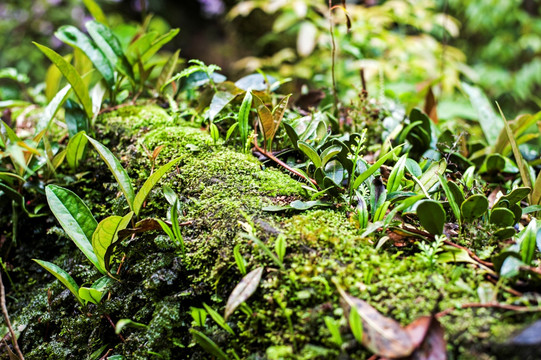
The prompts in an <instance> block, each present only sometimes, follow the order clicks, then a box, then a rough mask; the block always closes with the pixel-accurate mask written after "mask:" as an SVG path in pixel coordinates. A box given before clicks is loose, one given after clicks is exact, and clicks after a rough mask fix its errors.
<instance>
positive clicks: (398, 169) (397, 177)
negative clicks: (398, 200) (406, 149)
mask: <svg viewBox="0 0 541 360" xmlns="http://www.w3.org/2000/svg"><path fill="white" fill-rule="evenodd" d="M407 158H408V156H407V155H406V154H404V155H402V157H400V159H398V161H397V162H396V164H395V166H394V167H393V170H392V171H391V174H390V175H389V180H388V181H387V192H388V193H391V192H393V191H397V190H398V188H399V187H400V182H401V181H402V179H403V178H404V170H405V168H406V160H407Z"/></svg>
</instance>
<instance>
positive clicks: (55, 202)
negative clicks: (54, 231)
mask: <svg viewBox="0 0 541 360" xmlns="http://www.w3.org/2000/svg"><path fill="white" fill-rule="evenodd" d="M45 194H46V196H47V202H48V203H49V208H50V209H51V211H52V213H53V214H54V216H55V217H56V219H57V220H58V222H59V223H60V225H61V226H62V228H63V229H64V231H65V232H66V233H67V234H68V236H69V237H70V238H71V239H72V240H73V242H74V243H75V245H77V247H78V248H79V249H80V250H81V251H82V252H83V254H85V256H86V257H87V258H88V260H90V262H91V263H92V264H94V266H96V268H97V269H99V270H100V271H102V270H101V269H102V268H101V266H100V263H99V262H98V258H97V257H96V254H95V253H94V250H93V249H92V243H91V241H90V239H92V234H93V233H94V230H96V228H97V226H98V222H97V221H96V219H94V216H92V213H91V212H90V210H89V209H88V207H87V206H86V204H85V203H84V202H83V200H81V199H80V198H79V197H78V196H77V195H76V194H75V193H74V192H72V191H70V190H68V189H64V188H62V187H60V186H57V185H48V186H47V187H46V188H45Z"/></svg>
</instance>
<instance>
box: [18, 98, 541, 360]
mask: <svg viewBox="0 0 541 360" xmlns="http://www.w3.org/2000/svg"><path fill="white" fill-rule="evenodd" d="M97 129H98V130H97V134H98V138H99V140H100V141H102V142H103V143H104V144H106V145H107V146H108V147H109V148H110V149H111V150H112V151H113V152H114V153H115V154H116V155H117V156H118V157H119V158H120V159H121V160H122V162H123V164H124V166H125V167H126V168H127V169H128V172H129V174H130V176H131V177H132V179H134V182H135V184H134V185H135V188H139V187H140V186H141V185H142V183H143V182H144V181H145V180H146V178H148V176H149V175H150V173H151V171H152V168H153V166H152V163H151V160H150V159H149V157H148V156H146V155H145V152H144V148H146V149H148V150H150V151H152V150H153V149H155V148H156V147H158V146H163V149H162V151H161V152H160V154H159V156H158V158H157V160H156V161H157V163H156V168H157V167H158V166H160V165H161V164H165V163H166V162H168V161H169V160H170V159H173V158H180V162H179V163H178V165H177V167H176V168H175V169H174V170H172V171H171V172H170V173H169V174H167V175H166V176H165V177H164V178H163V179H162V180H161V182H160V185H168V186H170V187H171V188H172V189H173V190H174V191H175V192H176V193H177V194H178V196H179V199H180V200H181V212H180V214H181V215H180V218H179V219H178V221H179V222H180V223H182V225H183V226H182V229H181V231H182V236H183V239H184V243H185V246H186V255H185V256H183V254H182V253H181V250H180V247H179V246H178V244H177V243H175V242H173V241H172V240H171V239H169V238H168V237H167V236H165V235H164V234H163V233H162V232H160V231H153V232H147V233H144V234H138V235H135V236H133V237H130V238H128V239H126V240H124V241H122V243H121V244H120V245H119V246H118V248H117V263H116V267H118V266H119V264H122V265H121V269H120V271H119V274H118V277H119V280H120V281H114V282H113V285H112V286H111V287H110V289H109V290H110V292H109V294H108V295H107V296H106V298H105V299H103V301H102V302H101V303H100V304H99V305H93V304H90V305H88V306H87V307H85V308H81V307H80V306H78V304H77V302H76V300H75V298H74V297H73V296H71V294H70V293H69V292H68V291H67V290H65V289H64V288H63V287H62V286H61V285H60V284H59V283H58V282H57V281H52V280H53V278H52V277H51V276H49V275H48V274H47V273H46V272H45V271H44V270H42V269H41V268H39V267H38V266H37V265H35V264H31V263H28V264H25V265H24V266H27V270H26V271H25V274H24V276H26V277H27V278H28V279H33V285H32V288H26V289H25V290H24V291H28V292H31V295H28V294H26V295H24V298H25V301H24V302H21V303H19V304H12V305H11V314H12V318H13V320H14V322H15V324H16V325H17V326H19V325H20V326H21V334H20V339H19V343H20V345H21V347H22V350H23V352H24V353H25V354H26V358H27V359H99V358H100V357H101V356H103V355H104V354H105V353H107V352H108V351H109V350H110V352H109V355H112V354H119V355H123V356H124V358H125V359H154V358H155V359H208V358H211V355H209V354H208V353H207V352H206V351H205V350H203V348H202V347H201V346H200V345H199V344H196V342H195V341H194V339H193V336H192V334H191V333H190V331H189V330H190V329H192V328H194V329H196V330H198V331H200V332H202V333H204V334H205V335H206V336H207V337H208V338H210V339H212V341H213V342H214V343H215V344H216V346H218V347H220V348H221V349H222V350H223V351H224V352H226V353H227V354H228V356H230V357H231V358H233V357H234V355H233V354H236V355H237V356H238V357H239V358H242V359H335V358H341V359H365V358H368V357H370V355H371V354H370V352H369V351H368V350H366V349H365V348H364V347H362V346H361V345H359V344H358V343H357V342H356V341H355V339H354V337H353V335H352V334H351V332H350V331H349V329H348V326H347V323H346V321H345V319H344V316H343V310H342V308H341V306H340V296H339V294H338V292H337V290H336V286H335V285H334V283H338V284H340V285H341V286H342V287H343V288H344V289H346V290H347V291H348V292H349V293H351V294H352V295H354V296H356V297H358V298H361V299H364V300H366V301H368V302H369V303H370V304H371V305H372V306H374V307H375V308H376V309H377V310H379V311H380V312H381V313H383V314H384V315H385V316H389V317H392V318H394V319H396V320H397V321H399V322H400V323H401V324H403V325H406V324H409V323H410V322H412V321H413V320H414V319H416V318H418V317H419V316H422V315H429V314H432V313H435V312H438V311H440V310H443V309H447V308H453V307H454V308H456V310H453V311H451V312H450V313H449V314H448V315H447V316H443V317H441V318H440V321H441V323H442V324H443V326H444V329H445V334H446V340H447V343H448V352H449V354H450V355H451V356H452V357H453V358H456V359H459V358H460V359H467V358H471V359H474V358H475V359H480V358H486V359H489V358H493V357H496V354H493V353H491V351H490V349H491V346H492V345H493V344H496V343H501V342H503V341H504V340H505V339H506V338H507V337H508V336H509V334H511V333H512V332H514V331H515V330H516V329H519V328H521V327H523V326H524V324H526V323H528V322H530V321H532V320H534V319H535V318H536V317H538V316H536V315H516V314H515V315H513V316H509V315H508V314H505V313H504V312H502V311H501V310H497V309H485V308H479V309H475V308H466V309H460V307H461V305H462V304H466V303H476V302H479V301H480V300H479V295H478V289H479V288H482V287H483V286H486V281H485V276H484V274H483V272H482V271H480V270H479V269H478V268H476V267H474V266H473V265H468V264H440V263H437V262H436V263H435V264H432V263H428V262H425V261H422V258H421V257H420V256H417V255H415V254H414V252H413V251H412V250H411V249H405V250H403V251H398V250H396V249H395V248H392V247H391V248H389V249H379V250H377V249H376V248H375V246H374V244H375V242H377V240H379V239H378V238H375V237H374V236H372V237H370V238H363V237H362V236H361V234H360V231H359V230H358V229H357V228H356V226H355V224H354V223H353V222H352V221H351V220H350V219H349V217H348V214H347V212H346V211H344V210H343V209H341V208H329V209H325V210H309V211H305V212H302V213H299V212H285V213H280V214H275V213H269V212H265V211H263V210H262V208H263V207H264V206H267V205H284V204H287V203H289V202H291V201H292V200H296V199H303V198H304V197H305V196H306V195H307V194H306V193H305V190H304V189H303V187H302V186H301V183H299V182H298V181H296V180H295V179H292V178H291V177H290V176H289V175H287V174H286V173H284V172H282V171H281V170H279V169H276V168H272V167H265V166H263V165H262V164H261V163H260V162H259V161H258V160H257V159H255V158H254V157H253V156H252V155H251V154H244V153H240V152H238V151H236V150H235V149H233V148H230V147H228V146H225V145H224V144H222V143H218V144H214V143H213V141H212V140H211V138H210V137H209V136H208V135H207V134H206V133H205V132H204V131H202V130H201V129H199V127H198V126H194V125H193V124H192V123H189V122H185V121H183V120H180V119H177V118H175V117H172V116H169V115H168V114H167V112H166V111H165V110H163V109H161V108H159V107H157V106H152V105H148V106H128V107H124V108H121V109H118V110H116V111H114V112H111V113H108V114H105V115H103V116H102V117H101V118H100V120H99V124H98V128H97ZM86 166H87V168H86V169H85V170H88V171H91V174H89V175H87V180H86V181H85V182H81V183H76V184H73V185H72V186H70V188H71V189H72V190H73V191H75V192H76V193H78V194H79V195H80V196H81V197H82V198H84V199H85V201H87V202H88V203H89V204H91V208H92V210H93V211H94V213H95V216H96V218H97V219H98V220H100V219H101V218H103V217H105V216H109V215H123V214H124V213H125V211H126V209H127V204H126V201H125V200H124V199H123V197H121V196H119V195H118V188H117V186H116V185H115V183H114V180H113V178H112V176H111V175H110V173H109V172H108V170H107V168H106V167H105V165H104V164H103V163H101V162H100V161H99V160H98V159H97V156H96V155H95V154H94V153H93V152H90V153H89V161H88V162H87V165H86ZM168 208H169V204H168V203H167V201H166V199H165V198H164V196H163V194H162V191H161V187H160V186H156V187H155V188H154V190H153V191H152V193H151V195H150V196H149V198H148V199H147V202H146V206H145V207H144V209H143V210H142V213H141V218H147V217H148V218H160V219H166V218H167V216H168V213H169V211H168ZM56 226H57V225H56V222H55V220H54V218H48V219H46V220H45V221H44V222H43V224H42V225H41V227H42V228H48V229H49V230H48V234H49V235H47V238H48V241H50V242H52V243H54V244H56V245H54V246H52V251H50V252H47V251H45V250H44V249H39V251H38V252H37V253H36V252H34V250H30V249H31V244H30V243H29V242H26V243H25V244H21V246H20V247H19V248H18V249H17V251H18V252H19V253H22V252H29V254H27V255H25V257H21V259H23V258H24V259H26V260H28V258H29V257H30V256H33V257H39V258H44V259H45V260H48V261H53V262H54V263H56V264H58V265H59V266H61V267H63V268H64V269H65V270H66V271H68V272H69V273H70V274H72V276H74V277H75V278H76V279H77V280H78V281H79V283H83V284H91V283H92V282H93V281H95V280H96V279H97V278H98V277H99V276H100V275H99V274H98V273H97V271H96V270H94V269H92V267H91V264H90V263H89V262H88V261H87V260H86V259H85V258H84V257H83V256H82V255H81V254H80V252H79V251H78V250H77V248H76V247H75V246H74V245H73V244H72V243H71V242H70V241H69V240H67V239H66V237H65V235H64V234H63V231H62V230H61V229H59V228H58V227H56ZM246 232H251V233H252V235H253V236H256V237H257V238H258V239H260V240H261V241H263V243H265V244H266V246H267V247H268V248H269V249H271V251H272V249H274V243H275V241H276V239H277V238H278V236H283V237H285V240H286V244H287V250H286V255H285V258H284V270H282V269H280V268H279V267H278V266H277V265H276V264H275V262H273V260H272V259H271V258H270V257H269V256H268V255H267V254H266V253H265V252H264V251H261V250H262V249H261V248H260V247H259V246H257V244H256V243H254V242H253V241H251V240H250V239H247V238H246V237H244V236H243V235H242V234H243V233H246ZM236 245H239V249H240V253H241V254H242V256H243V257H244V259H245V262H246V268H247V269H248V271H250V270H253V269H255V268H257V267H261V266H263V267H264V269H265V270H264V272H263V277H262V281H261V283H260V285H259V287H258V289H257V290H256V292H255V293H254V295H253V296H251V297H250V299H249V300H248V301H247V306H246V307H243V308H242V309H238V310H237V311H236V312H235V313H234V314H233V315H232V316H231V317H230V318H229V319H228V322H227V323H228V324H229V326H230V327H231V329H232V331H233V332H234V334H235V335H232V334H230V333H229V332H227V331H226V330H224V329H223V328H222V327H220V326H219V325H218V324H217V322H216V321H215V320H213V318H212V317H211V316H207V318H206V321H205V323H204V324H203V326H200V325H201V324H197V323H196V322H195V321H194V319H193V317H192V315H191V313H192V308H203V304H204V303H205V304H207V305H209V306H210V307H212V308H213V309H215V310H216V311H218V313H221V314H223V310H224V307H225V304H226V301H227V299H228V297H229V295H230V294H231V292H232V290H233V288H234V287H235V286H236V285H237V284H238V283H239V282H240V281H241V279H242V277H243V276H242V274H241V272H240V271H239V268H238V267H237V265H236V263H235V257H234V247H235V246H236ZM20 256H22V255H20ZM121 259H122V260H121ZM21 261H22V260H21ZM21 276H22V275H21ZM325 317H331V318H334V319H335V320H336V321H338V322H339V324H340V329H341V334H342V335H341V336H342V338H343V345H342V346H338V345H337V344H336V343H335V342H333V341H332V340H331V335H330V332H329V330H328V329H327V327H326V325H325V321H324V318H325ZM120 319H130V320H132V321H134V322H137V323H140V324H145V325H147V326H146V327H141V326H140V327H139V328H129V327H127V328H125V329H124V330H123V331H122V333H121V334H115V329H114V324H115V323H116V322H117V321H118V320H120Z"/></svg>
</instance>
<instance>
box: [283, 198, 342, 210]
mask: <svg viewBox="0 0 541 360" xmlns="http://www.w3.org/2000/svg"><path fill="white" fill-rule="evenodd" d="M331 205H332V204H330V203H327V202H323V201H320V200H313V201H301V200H295V201H292V202H291V204H289V206H290V207H291V208H292V209H295V210H301V211H304V210H308V209H311V208H313V207H316V206H318V207H319V206H322V207H327V206H331Z"/></svg>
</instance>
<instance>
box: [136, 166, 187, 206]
mask: <svg viewBox="0 0 541 360" xmlns="http://www.w3.org/2000/svg"><path fill="white" fill-rule="evenodd" d="M179 161H180V158H177V159H174V160H171V161H169V162H168V163H167V164H165V165H163V166H162V167H160V168H159V169H158V170H156V171H155V172H154V173H153V174H152V175H150V176H149V178H148V179H147V180H146V181H145V183H144V184H143V186H142V187H141V189H140V190H139V192H137V195H136V196H135V199H134V200H133V212H134V213H135V216H139V211H140V210H141V206H143V203H144V202H145V199H146V198H147V196H148V194H150V191H151V190H152V188H153V187H154V186H155V185H156V184H157V183H158V181H160V179H161V178H162V176H164V175H165V174H166V173H167V172H168V171H169V170H170V169H171V168H172V167H173V166H175V165H176V164H177V163H178V162H179Z"/></svg>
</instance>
